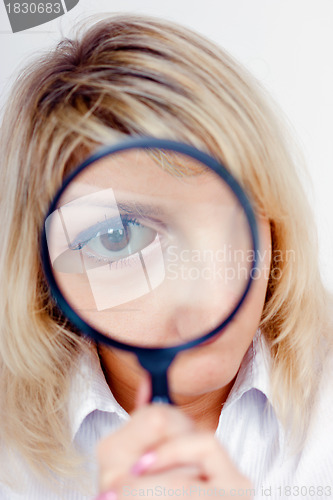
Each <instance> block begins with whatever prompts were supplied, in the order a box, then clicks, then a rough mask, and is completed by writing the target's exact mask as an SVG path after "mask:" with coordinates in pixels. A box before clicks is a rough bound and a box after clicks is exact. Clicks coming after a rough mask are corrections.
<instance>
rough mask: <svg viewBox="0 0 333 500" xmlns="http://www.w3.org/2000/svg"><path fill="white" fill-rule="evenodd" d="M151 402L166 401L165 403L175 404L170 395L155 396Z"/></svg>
mask: <svg viewBox="0 0 333 500" xmlns="http://www.w3.org/2000/svg"><path fill="white" fill-rule="evenodd" d="M150 402H151V403H164V404H169V405H173V404H174V403H173V401H171V399H170V397H169V396H168V395H167V396H154V397H153V398H152V399H151V401H150Z"/></svg>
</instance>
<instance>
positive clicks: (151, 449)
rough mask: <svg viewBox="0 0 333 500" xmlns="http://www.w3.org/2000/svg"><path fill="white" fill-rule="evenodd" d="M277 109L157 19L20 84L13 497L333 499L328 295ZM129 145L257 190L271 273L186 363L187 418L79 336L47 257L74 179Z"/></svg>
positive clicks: (213, 54)
mask: <svg viewBox="0 0 333 500" xmlns="http://www.w3.org/2000/svg"><path fill="white" fill-rule="evenodd" d="M271 107H272V106H270V105H268V104H267V98H266V97H265V96H264V95H263V91H262V89H260V88H259V85H258V83H257V82H255V81H254V80H253V79H252V78H251V76H250V75H248V74H247V72H246V71H245V70H244V69H242V68H241V67H240V66H239V65H238V64H237V63H235V62H234V61H233V60H232V59H231V58H230V57H229V56H228V55H227V54H226V53H225V52H223V51H222V50H221V49H219V48H217V47H216V46H215V45H213V44H212V43H210V42H209V41H207V40H206V39H204V38H203V37H202V36H200V35H198V34H196V33H194V32H192V31H190V30H188V29H185V28H183V27H181V26H179V25H176V24H174V23H171V22H167V21H163V20H159V19H154V18H149V17H144V16H129V15H117V16H113V17H110V18H109V19H105V20H103V21H100V22H98V23H96V24H95V25H93V26H92V27H91V28H90V29H88V30H87V31H86V32H85V33H83V34H81V35H80V36H79V37H78V38H77V39H75V40H73V41H71V40H64V41H63V42H62V43H61V44H60V45H59V46H58V47H57V48H56V49H55V50H54V51H53V52H51V53H50V54H49V55H47V56H45V57H43V58H42V59H41V60H40V61H39V62H38V63H34V64H33V65H32V66H30V67H29V68H28V69H27V70H26V71H25V72H24V73H23V74H22V76H21V77H20V78H19V81H18V83H17V84H16V87H15V89H14V91H13V94H12V97H11V99H10V101H9V104H8V106H7V110H6V114H5V117H4V121H3V127H2V129H3V130H2V135H1V151H2V186H3V188H2V189H3V193H2V196H1V220H2V221H3V222H2V224H3V226H4V227H3V231H2V253H1V276H2V280H1V286H2V291H1V294H0V296H1V337H0V339H1V340H0V341H1V344H0V346H1V347H0V353H1V358H0V359H1V365H0V366H1V378H0V380H1V382H0V383H1V390H0V394H1V396H0V398H1V403H0V411H1V423H2V424H1V430H0V439H1V442H2V446H1V450H2V452H1V453H2V455H1V473H2V476H3V477H2V486H0V497H1V498H4V499H16V498H25V499H27V498H29V499H30V498H31V499H39V498H43V499H45V498H50V499H51V498H52V499H53V498H66V499H77V498H92V496H93V495H94V494H96V493H97V490H99V491H100V495H101V496H100V497H99V498H100V499H111V498H112V499H114V498H116V497H117V496H118V497H125V496H139V495H146V496H147V495H152V494H156V495H157V496H162V495H177V496H180V495H184V496H187V495H188V494H191V495H193V496H200V494H201V496H203V495H209V494H210V495H212V494H215V495H219V496H226V497H228V496H243V497H244V496H251V495H252V496H253V495H254V494H255V495H256V496H257V497H258V498H260V497H261V496H270V497H273V498H281V497H282V498H284V497H287V496H292V495H294V496H297V495H298V494H299V493H297V491H301V490H300V488H301V487H303V490H302V493H301V494H302V495H303V496H318V497H319V496H325V495H326V496H328V495H331V494H332V493H331V490H330V487H331V486H332V485H331V481H332V480H331V473H330V471H331V470H332V467H333V453H332V450H331V447H330V446H329V443H328V440H327V438H326V434H325V433H326V432H327V433H328V432H329V430H331V428H330V426H331V421H332V419H330V415H332V407H333V406H332V396H331V395H330V393H329V390H328V386H329V380H328V377H329V376H330V375H329V373H330V372H329V366H330V363H329V360H330V359H331V358H330V356H329V353H330V345H331V336H332V328H331V326H330V323H329V316H328V303H329V300H328V294H327V292H326V291H325V290H324V288H323V285H322V282H321V279H320V275H319V271H318V264H317V250H316V238H315V231H314V229H313V222H312V216H311V213H310V211H309V207H308V204H307V201H306V199H305V196H304V193H303V191H302V188H301V186H300V183H299V181H298V178H297V174H296V167H295V165H294V161H293V156H292V153H291V152H290V144H289V142H290V141H289V139H288V138H287V139H286V138H285V137H284V129H283V128H282V124H281V123H280V122H279V121H278V119H277V118H276V117H275V116H274V115H273V113H272V111H271ZM128 135H131V136H137V135H149V136H155V137H162V138H167V139H174V140H177V141H183V142H185V143H189V144H192V145H194V146H196V147H197V148H198V149H201V150H203V151H206V152H208V153H210V154H211V155H212V156H214V157H215V158H217V159H218V160H220V161H221V162H222V163H224V164H225V165H226V166H227V168H228V169H229V170H230V171H231V173H232V174H233V175H234V176H235V177H236V178H237V179H238V180H239V182H240V183H241V185H242V186H243V187H244V189H245V190H246V192H247V193H248V195H249V196H250V198H251V201H252V203H253V206H254V209H255V211H256V215H257V220H258V225H259V231H260V236H261V240H262V241H263V245H264V249H265V252H264V255H265V262H264V263H263V266H264V265H265V266H266V267H267V266H268V268H269V269H270V272H269V273H268V275H264V274H262V277H261V278H260V279H259V280H258V281H257V282H256V283H255V286H254V287H253V289H252V291H251V293H250V296H249V297H248V298H247V301H246V303H245V305H244V307H243V309H242V311H241V312H240V313H239V314H238V315H237V317H236V319H235V321H234V322H233V323H232V324H231V325H230V326H228V328H227V330H226V332H224V334H223V335H222V336H221V337H220V338H219V339H218V340H216V341H215V342H214V343H213V344H212V345H211V346H209V345H208V346H202V347H201V348H197V349H196V350H195V351H193V352H191V353H186V354H184V355H182V358H181V362H178V358H177V360H176V362H175V363H174V365H173V366H172V369H171V373H170V385H171V392H172V395H173V396H174V399H175V400H176V402H177V403H178V407H177V408H171V407H164V406H161V405H146V404H145V403H146V402H147V400H148V393H149V384H148V383H147V381H146V379H145V377H144V374H143V373H142V371H140V370H138V369H137V367H136V365H135V363H134V361H133V360H132V358H131V357H130V356H128V355H127V354H124V353H120V352H115V351H111V350H107V349H106V348H104V347H102V346H97V349H96V346H93V345H91V344H90V343H89V342H87V340H85V339H83V338H82V337H80V336H79V335H78V334H77V332H74V331H72V330H71V328H70V327H69V325H68V324H67V322H66V320H65V318H64V317H63V316H62V315H61V314H60V313H59V311H58V310H57V309H56V307H55V305H54V303H53V302H52V299H51V297H50V293H49V290H48V287H47V284H46V282H45V277H44V274H43V271H42V266H41V262H40V257H39V244H40V240H39V235H40V231H41V228H42V225H43V220H44V216H45V213H46V211H47V208H48V205H49V203H50V200H51V199H52V197H53V196H54V194H55V192H56V190H57V188H58V187H59V186H60V185H61V183H62V180H63V178H64V176H65V175H66V174H68V173H69V172H70V171H71V170H72V169H73V168H75V167H76V166H77V165H78V164H79V163H80V161H82V160H83V159H84V158H85V157H87V156H88V155H89V153H90V152H92V151H94V150H95V149H96V148H97V147H99V146H100V145H102V144H113V143H116V142H118V141H120V140H123V139H124V138H126V137H127V136H128ZM192 315H195V311H188V314H187V316H188V318H189V319H191V317H192ZM192 320H193V321H196V320H197V318H194V319H193V318H192ZM162 327H165V328H166V326H165V325H164V326H163V325H161V328H162ZM198 368H200V370H199V369H198ZM201 368H204V369H201ZM221 409H222V411H221ZM129 414H130V415H131V419H130V420H129V417H128V415H129ZM121 424H124V425H121ZM119 427H121V428H120V429H118V428H119ZM214 433H216V436H215V437H214ZM107 436H108V437H107ZM101 438H104V440H103V441H102V442H101V443H100V444H99V447H98V464H99V485H98V487H97V485H94V482H93V479H92V477H94V475H95V472H96V470H95V469H96V464H97V462H96V459H95V457H94V456H91V455H94V453H95V447H96V445H97V443H98V442H99V441H100V439H101ZM82 457H83V458H82ZM17 478H19V479H17ZM7 483H8V484H7ZM149 488H150V489H151V491H150V490H149ZM163 488H165V489H163ZM190 488H193V489H192V490H191V489H190ZM297 488H299V490H297ZM310 488H312V489H311V490H310ZM332 491H333V490H332ZM200 492H201V493H200ZM209 492H210V493H209ZM212 492H213V493H212Z"/></svg>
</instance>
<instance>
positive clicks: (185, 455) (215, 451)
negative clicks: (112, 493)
mask: <svg viewBox="0 0 333 500" xmlns="http://www.w3.org/2000/svg"><path fill="white" fill-rule="evenodd" d="M185 466H186V467H192V468H196V470H197V476H198V477H199V478H202V479H205V480H214V479H215V478H217V477H218V478H219V480H221V481H227V482H228V483H229V482H230V479H232V478H233V477H236V476H237V475H238V476H241V474H240V472H239V471H238V469H237V467H236V466H235V464H234V463H233V461H232V460H231V458H230V457H229V455H228V453H227V452H226V451H225V449H224V448H223V447H222V446H221V445H220V443H219V442H218V441H217V440H216V438H215V437H214V436H213V435H212V434H210V433H207V432H196V433H191V434H190V433H187V434H186V435H182V436H175V437H174V438H173V439H171V440H169V441H167V442H165V443H163V444H161V445H160V446H159V447H158V448H157V449H156V456H155V460H154V462H153V463H151V464H150V466H149V467H147V468H146V471H145V473H146V474H155V473H158V472H160V471H165V470H170V469H175V468H180V467H182V468H183V467H185Z"/></svg>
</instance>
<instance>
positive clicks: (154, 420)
mask: <svg viewBox="0 0 333 500" xmlns="http://www.w3.org/2000/svg"><path fill="white" fill-rule="evenodd" d="M193 428H194V424H193V423H192V421H191V420H190V419H189V418H188V417H186V416H185V415H184V414H183V413H182V412H181V411H180V410H179V409H178V408H175V407H172V406H169V405H164V404H155V405H146V406H143V407H141V408H139V410H137V411H135V412H134V413H133V416H132V419H131V420H130V422H129V423H127V424H126V425H125V426H124V427H122V428H121V429H119V430H118V431H117V432H115V433H114V434H111V435H110V436H108V437H107V438H105V439H104V440H102V441H101V442H100V444H99V445H98V448H97V457H98V462H99V466H100V488H101V490H102V491H105V490H106V489H107V488H110V487H112V485H113V484H115V483H116V482H117V481H118V480H119V479H120V478H121V477H122V476H124V475H128V474H129V473H130V471H131V468H132V467H133V465H134V464H135V463H136V462H137V461H138V460H139V458H140V457H141V456H142V455H144V454H145V453H147V452H148V451H151V450H154V449H155V448H156V447H157V446H158V445H160V444H161V443H163V442H165V441H167V440H168V439H172V438H174V437H176V436H181V435H182V434H184V433H188V432H191V431H192V430H193Z"/></svg>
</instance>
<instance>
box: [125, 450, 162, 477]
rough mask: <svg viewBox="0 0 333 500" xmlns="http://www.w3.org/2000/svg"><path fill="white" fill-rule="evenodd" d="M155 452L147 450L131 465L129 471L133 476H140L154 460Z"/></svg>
mask: <svg viewBox="0 0 333 500" xmlns="http://www.w3.org/2000/svg"><path fill="white" fill-rule="evenodd" d="M155 460H156V453H154V452H153V451H149V452H148V453H145V454H144V455H142V457H141V458H140V459H139V460H138V461H137V462H136V464H134V465H133V467H132V469H131V473H132V474H133V476H141V474H143V473H144V472H146V470H148V469H149V467H150V466H151V465H152V464H153V463H154V462H155Z"/></svg>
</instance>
